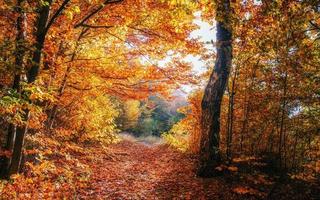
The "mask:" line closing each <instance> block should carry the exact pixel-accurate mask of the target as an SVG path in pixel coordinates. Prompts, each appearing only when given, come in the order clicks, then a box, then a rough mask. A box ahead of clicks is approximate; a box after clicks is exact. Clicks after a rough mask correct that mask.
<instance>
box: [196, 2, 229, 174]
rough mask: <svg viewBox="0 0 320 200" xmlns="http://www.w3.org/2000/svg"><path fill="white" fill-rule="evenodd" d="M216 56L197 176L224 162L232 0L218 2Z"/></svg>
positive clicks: (207, 94) (207, 93) (207, 91)
mask: <svg viewBox="0 0 320 200" xmlns="http://www.w3.org/2000/svg"><path fill="white" fill-rule="evenodd" d="M216 13H217V17H216V19H217V59H216V62H215V66H214V71H213V72H212V74H211V76H210V79H209V82H208V85H207V87H206V89H205V93H204V97H203V99H202V104H201V107H202V116H201V129H202V135H201V141H200V162H199V168H198V175H199V176H201V177H210V176H212V175H214V169H215V167H217V166H218V165H219V164H220V163H221V156H220V148H219V142H220V135H219V133H220V110H221V101H222V97H223V94H224V91H225V89H226V84H227V81H228V77H229V71H230V68H231V61H232V32H231V28H230V16H231V8H230V2H229V0H221V1H220V2H218V3H217V7H216Z"/></svg>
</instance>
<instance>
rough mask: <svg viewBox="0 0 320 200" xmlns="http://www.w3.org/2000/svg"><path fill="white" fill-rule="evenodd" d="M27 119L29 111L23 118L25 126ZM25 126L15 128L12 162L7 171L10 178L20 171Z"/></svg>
mask: <svg viewBox="0 0 320 200" xmlns="http://www.w3.org/2000/svg"><path fill="white" fill-rule="evenodd" d="M28 118H29V111H27V113H26V114H25V116H24V121H25V123H26V124H27V123H28V122H27V119H28ZM27 129H28V128H27V125H24V126H22V127H17V131H16V140H15V143H14V147H13V153H12V161H11V165H10V168H9V171H8V173H9V174H8V175H9V176H11V175H12V174H16V173H18V172H19V171H20V168H21V159H22V156H23V145H24V138H25V135H26V133H27Z"/></svg>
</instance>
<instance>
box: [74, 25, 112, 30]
mask: <svg viewBox="0 0 320 200" xmlns="http://www.w3.org/2000/svg"><path fill="white" fill-rule="evenodd" d="M79 26H82V27H86V28H107V29H108V28H112V27H114V26H103V25H96V26H95V25H89V24H81V25H79Z"/></svg>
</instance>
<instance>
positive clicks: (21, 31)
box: [1, 0, 27, 177]
mask: <svg viewBox="0 0 320 200" xmlns="http://www.w3.org/2000/svg"><path fill="white" fill-rule="evenodd" d="M23 3H24V0H18V1H17V5H16V8H15V10H16V12H17V13H18V17H17V23H16V30H17V36H16V41H15V43H16V50H15V72H14V74H15V75H14V80H13V85H12V89H14V90H16V91H17V92H20V91H21V87H20V85H21V76H22V71H23V69H24V55H25V47H24V42H25V39H26V23H27V21H26V13H25V11H24V9H23ZM18 130H19V128H17V126H16V125H14V124H12V123H10V124H9V127H8V135H7V142H6V147H5V148H6V150H8V151H10V152H13V151H14V145H15V142H16V134H17V131H18ZM12 160H13V154H12V157H9V158H5V159H4V163H3V165H2V166H1V177H8V175H9V168H10V165H11V161H12Z"/></svg>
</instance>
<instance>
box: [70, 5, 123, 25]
mask: <svg viewBox="0 0 320 200" xmlns="http://www.w3.org/2000/svg"><path fill="white" fill-rule="evenodd" d="M122 1H123V0H105V1H104V2H103V3H102V4H100V6H99V7H97V8H96V9H94V10H93V11H92V12H91V13H89V14H88V15H87V16H86V17H85V18H83V19H82V20H81V21H80V22H79V23H77V24H76V25H75V26H74V28H78V27H80V26H83V25H84V24H85V23H86V21H88V20H89V19H90V18H91V17H92V16H94V15H95V14H97V13H98V12H99V11H101V10H102V9H103V8H104V7H105V6H106V5H108V4H115V3H120V2H122Z"/></svg>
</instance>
